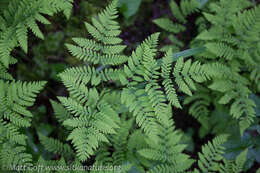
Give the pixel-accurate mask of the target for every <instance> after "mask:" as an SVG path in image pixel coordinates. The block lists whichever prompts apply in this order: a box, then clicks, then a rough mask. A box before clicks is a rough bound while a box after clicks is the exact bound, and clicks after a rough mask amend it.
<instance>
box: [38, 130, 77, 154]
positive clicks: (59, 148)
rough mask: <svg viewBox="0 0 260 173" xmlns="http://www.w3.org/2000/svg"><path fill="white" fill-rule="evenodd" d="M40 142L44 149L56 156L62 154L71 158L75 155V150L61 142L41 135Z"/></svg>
mask: <svg viewBox="0 0 260 173" xmlns="http://www.w3.org/2000/svg"><path fill="white" fill-rule="evenodd" d="M39 140H40V142H41V144H42V145H43V146H44V148H45V149H46V150H47V151H49V152H51V153H54V154H56V153H57V154H60V155H62V156H63V157H71V156H73V155H74V152H73V150H72V149H71V147H70V146H69V145H68V144H63V143H62V142H60V141H59V140H56V139H53V138H50V137H47V136H44V135H42V134H39Z"/></svg>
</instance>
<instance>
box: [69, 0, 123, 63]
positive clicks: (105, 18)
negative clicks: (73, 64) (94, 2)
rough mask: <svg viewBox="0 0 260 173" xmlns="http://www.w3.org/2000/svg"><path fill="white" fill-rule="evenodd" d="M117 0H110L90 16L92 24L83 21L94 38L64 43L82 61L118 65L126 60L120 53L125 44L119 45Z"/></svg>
mask: <svg viewBox="0 0 260 173" xmlns="http://www.w3.org/2000/svg"><path fill="white" fill-rule="evenodd" d="M117 13H118V12H117V0H114V1H112V2H111V3H110V4H109V5H108V6H107V8H106V9H105V10H104V11H102V12H101V13H100V14H98V17H97V18H94V17H93V18H92V25H91V24H89V23H85V26H86V29H87V31H88V32H89V33H90V35H91V36H92V37H93V38H94V39H95V40H96V41H94V40H89V39H84V38H73V41H74V42H75V43H76V44H77V46H75V45H72V44H66V46H67V48H68V50H69V51H70V53H71V54H72V55H73V56H75V57H77V58H78V59H80V60H83V61H89V62H91V63H94V64H99V63H100V64H102V65H120V64H122V63H124V62H126V61H127V56H125V55H122V54H121V53H122V51H123V50H124V49H125V47H126V46H124V45H121V44H120V43H121V42H122V40H121V38H119V34H120V33H121V30H120V26H119V24H118V23H117V22H116V21H115V19H116V18H117V16H118V15H117Z"/></svg>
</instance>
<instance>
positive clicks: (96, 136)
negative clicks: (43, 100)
mask: <svg viewBox="0 0 260 173" xmlns="http://www.w3.org/2000/svg"><path fill="white" fill-rule="evenodd" d="M83 89H84V90H85V91H86V92H85V91H84V90H83ZM68 90H69V91H70V93H71V98H64V97H59V100H60V101H61V103H62V104H63V105H64V106H65V107H66V109H67V110H68V111H69V112H70V113H71V114H72V115H74V117H75V118H70V119H67V120H65V121H64V122H63V124H64V126H68V127H70V128H72V132H71V133H70V135H69V136H68V139H67V140H72V143H73V145H74V147H75V148H76V150H77V156H78V157H79V159H80V160H81V161H84V160H86V159H87V158H89V156H90V155H93V154H94V150H96V148H97V147H98V146H99V143H100V142H109V141H108V139H107V137H106V136H105V135H107V134H113V133H115V128H118V125H117V123H118V117H117V116H118V115H117V113H116V112H115V111H114V110H113V109H112V108H111V106H110V105H109V104H107V103H105V102H104V101H100V102H97V101H98V97H99V96H98V93H97V91H96V90H95V89H90V90H89V91H88V89H87V88H86V87H85V88H84V87H83V86H82V87H81V88H78V87H77V85H75V88H73V87H72V88H70V87H68ZM82 92H84V93H85V94H87V95H84V96H85V97H80V98H78V97H77V96H80V95H81V94H82ZM97 103H98V104H97ZM96 104H97V106H96ZM87 106H88V107H87Z"/></svg>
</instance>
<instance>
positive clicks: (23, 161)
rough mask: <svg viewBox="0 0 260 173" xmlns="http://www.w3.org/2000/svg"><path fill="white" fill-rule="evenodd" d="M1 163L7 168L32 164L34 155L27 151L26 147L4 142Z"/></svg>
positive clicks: (0, 156) (0, 155) (11, 168)
mask: <svg viewBox="0 0 260 173" xmlns="http://www.w3.org/2000/svg"><path fill="white" fill-rule="evenodd" d="M0 164H1V165H5V167H6V168H7V169H6V170H13V169H15V168H16V166H32V155H31V154H28V153H26V147H24V146H14V145H12V144H10V143H8V142H7V143H4V144H3V145H2V146H1V154H0Z"/></svg>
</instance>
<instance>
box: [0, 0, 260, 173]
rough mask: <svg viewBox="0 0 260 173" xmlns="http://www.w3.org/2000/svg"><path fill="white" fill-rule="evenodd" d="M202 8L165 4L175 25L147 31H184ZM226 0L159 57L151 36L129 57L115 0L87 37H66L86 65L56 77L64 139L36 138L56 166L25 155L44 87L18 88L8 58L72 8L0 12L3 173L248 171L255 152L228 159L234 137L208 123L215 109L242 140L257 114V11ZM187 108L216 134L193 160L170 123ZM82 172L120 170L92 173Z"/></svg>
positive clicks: (49, 4)
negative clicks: (189, 37)
mask: <svg viewBox="0 0 260 173" xmlns="http://www.w3.org/2000/svg"><path fill="white" fill-rule="evenodd" d="M199 2H201V3H199ZM204 2H206V1H195V0H182V1H181V2H180V7H178V5H177V3H176V2H175V1H173V0H172V1H170V7H171V8H172V12H173V13H174V15H175V17H176V18H177V19H178V21H179V24H174V23H172V22H171V21H169V20H168V19H165V18H163V19H156V20H155V21H154V23H156V24H157V25H159V26H161V27H162V28H165V29H166V28H167V29H168V30H169V31H171V32H173V33H175V34H176V33H178V32H180V31H183V30H184V26H183V24H185V23H186V22H187V21H186V19H185V18H186V17H187V16H188V15H189V14H191V13H193V12H195V11H199V9H201V8H202V5H203V4H204ZM230 2H232V3H229V2H227V1H224V0H219V1H213V2H211V3H210V4H209V7H208V8H206V12H204V13H203V14H204V16H205V19H206V20H208V22H209V23H211V25H208V26H209V28H207V30H206V29H205V28H204V27H200V29H201V30H203V28H204V29H205V31H203V32H202V33H200V34H199V35H198V36H197V37H196V39H195V40H193V42H192V43H191V45H190V46H191V47H193V48H192V49H188V50H185V51H182V52H176V49H175V48H173V47H172V46H170V47H168V48H167V49H164V51H165V52H164V54H163V55H159V50H158V45H159V36H160V33H154V34H152V35H150V36H149V37H147V38H146V39H145V40H144V41H143V42H142V43H140V44H139V45H138V46H137V47H136V49H135V50H133V51H132V52H131V53H130V54H127V53H126V51H125V49H126V48H127V46H126V45H124V44H123V40H122V39H121V38H120V34H121V29H120V25H119V23H118V22H117V18H118V16H119V14H118V10H117V4H118V2H117V0H112V1H111V2H110V3H109V5H107V7H106V8H105V9H104V10H103V11H101V12H100V13H99V14H98V15H96V16H94V17H92V19H91V22H85V23H84V24H85V28H86V30H87V32H88V37H84V38H81V37H77V38H72V41H73V43H67V44H66V47H67V49H68V51H69V52H70V53H71V54H72V55H73V56H74V57H75V58H77V59H78V60H79V61H83V63H82V65H81V66H77V67H70V68H67V69H66V70H64V71H63V72H61V73H59V74H58V76H59V78H60V80H61V82H62V84H63V85H64V86H65V87H66V89H67V91H68V92H67V94H64V95H62V96H58V97H57V100H56V101H55V100H50V103H51V105H52V108H53V112H54V115H55V119H56V120H57V122H58V123H59V126H62V128H63V129H62V131H61V132H62V133H64V134H62V135H64V136H66V139H65V140H63V139H60V138H59V137H57V138H55V137H53V136H49V135H46V134H43V133H40V132H38V133H37V139H38V141H39V143H40V144H41V145H42V146H43V147H44V149H45V150H46V151H48V152H49V153H51V154H53V155H54V156H55V159H48V158H47V157H46V156H45V155H37V156H35V155H32V154H30V153H29V152H28V149H29V148H30V146H29V142H28V140H27V139H28V136H27V135H26V129H27V128H29V127H30V126H31V123H32V122H31V121H32V117H33V115H32V113H31V112H30V111H29V109H28V108H29V107H31V106H32V105H33V104H34V102H35V99H36V97H37V94H38V93H39V92H40V90H42V89H43V87H44V85H45V84H46V82H45V81H41V82H22V81H16V80H15V79H13V77H12V75H11V74H9V73H8V68H9V66H11V65H12V64H15V63H16V62H17V59H16V58H14V57H12V56H11V55H12V50H13V49H14V48H16V47H21V48H22V50H23V51H25V52H27V51H28V29H30V30H31V31H32V32H33V34H34V35H35V36H37V37H39V38H43V33H42V32H41V30H40V29H39V26H38V24H37V22H41V23H43V24H48V23H49V22H48V20H47V18H46V17H45V16H46V15H53V14H54V13H56V12H60V11H62V12H63V13H64V14H65V16H66V17H67V18H68V17H69V15H70V11H71V9H72V0H67V1H64V0H53V1H49V0H41V1H38V0H21V1H18V0H13V1H11V2H9V3H8V4H9V6H8V7H7V9H5V10H4V12H3V13H0V14H1V16H0V21H1V23H0V78H1V79H0V100H1V102H0V115H1V118H0V131H1V135H0V149H1V150H0V153H1V154H0V165H1V167H2V169H3V170H10V168H14V167H15V168H16V169H13V171H15V170H16V171H24V172H30V171H28V170H18V167H17V166H23V165H26V166H28V167H29V166H33V165H42V166H45V167H46V168H47V167H50V166H54V167H56V168H65V167H69V168H75V167H76V168H79V167H83V169H82V170H79V169H74V170H73V169H69V170H67V171H69V172H86V171H89V172H91V173H92V172H104V173H105V172H115V173H117V172H125V173H127V172H129V173H130V172H142V173H145V172H148V173H183V172H187V173H199V172H203V173H204V172H221V173H238V172H243V171H244V170H246V168H247V166H248V163H247V160H248V153H249V151H251V150H252V145H251V146H248V147H244V148H243V151H242V152H238V153H237V154H236V156H235V157H233V158H228V157H227V154H229V152H228V150H227V148H228V145H227V143H228V141H229V140H230V139H231V138H232V133H229V131H224V132H219V131H220V130H216V129H217V128H216V127H219V126H221V123H222V122H221V120H218V119H217V120H215V119H214V118H213V117H211V115H212V116H213V113H212V112H213V111H211V109H210V106H212V105H214V106H215V107H216V109H217V110H218V111H219V110H225V111H226V110H229V114H230V115H231V116H230V115H228V117H231V118H233V119H232V120H231V121H230V122H231V123H233V124H234V125H235V126H236V127H237V125H239V130H240V132H241V135H242V134H243V132H244V131H245V130H246V129H247V128H248V127H250V126H252V124H253V123H254V120H255V119H256V115H257V113H256V110H255V108H256V103H255V102H254V101H253V100H252V99H251V98H250V97H249V96H250V94H253V93H255V94H257V92H259V74H258V73H259V72H258V70H259V57H258V53H259V50H258V49H259V44H258V37H259V31H258V29H259V21H258V15H259V14H258V13H259V7H252V4H250V2H249V1H248V3H247V2H245V1H242V0H240V1H238V0H232V1H230ZM227 7H230V8H231V9H232V10H227V9H228V8H227ZM225 10H227V11H225ZM225 12H227V13H228V14H227V15H225ZM223 15H224V18H223ZM227 19H228V20H227ZM227 21H229V22H227ZM204 22H205V21H204ZM180 47H182V46H181V44H180ZM198 53H200V54H198ZM191 56H193V58H191ZM187 105H190V107H189V108H190V109H189V113H190V114H192V115H193V116H194V117H195V118H196V119H197V120H198V121H199V122H200V123H201V125H202V128H204V130H205V129H206V130H208V131H207V132H209V131H210V129H213V128H215V129H214V130H212V131H214V132H215V133H214V134H216V135H215V137H212V139H211V140H208V141H207V142H206V143H205V144H204V145H203V146H202V147H201V149H199V152H198V153H195V154H190V153H189V152H187V148H188V145H187V143H185V137H187V136H186V134H185V133H184V132H183V131H182V130H180V129H178V128H177V127H178V126H177V124H175V121H174V118H175V113H176V112H175V111H176V110H177V109H179V110H181V109H183V108H184V107H186V106H187ZM208 122H211V123H213V122H214V123H216V125H215V124H214V125H212V124H211V123H208ZM233 124H232V125H233ZM213 126H214V127H213ZM206 130H205V131H206ZM58 133H59V132H58ZM194 155H195V156H194ZM88 161H90V162H88ZM89 163H90V164H91V165H89ZM84 166H92V168H94V167H99V166H106V167H115V166H117V168H116V169H104V167H103V169H99V170H96V169H91V170H89V169H88V167H84ZM37 171H38V170H37ZM258 171H259V170H258ZM41 172H64V170H63V169H61V170H58V169H53V170H45V169H44V170H41Z"/></svg>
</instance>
